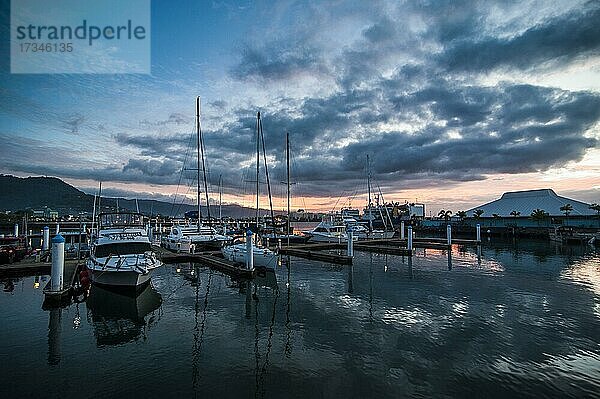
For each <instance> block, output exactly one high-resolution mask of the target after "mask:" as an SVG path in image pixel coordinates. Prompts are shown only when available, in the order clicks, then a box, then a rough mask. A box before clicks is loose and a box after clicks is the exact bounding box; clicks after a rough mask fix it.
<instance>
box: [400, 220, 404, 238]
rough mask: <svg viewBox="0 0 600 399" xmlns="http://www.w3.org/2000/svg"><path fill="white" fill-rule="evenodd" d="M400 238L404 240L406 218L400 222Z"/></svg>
mask: <svg viewBox="0 0 600 399" xmlns="http://www.w3.org/2000/svg"><path fill="white" fill-rule="evenodd" d="M400 239H401V240H404V220H403V221H401V222H400Z"/></svg>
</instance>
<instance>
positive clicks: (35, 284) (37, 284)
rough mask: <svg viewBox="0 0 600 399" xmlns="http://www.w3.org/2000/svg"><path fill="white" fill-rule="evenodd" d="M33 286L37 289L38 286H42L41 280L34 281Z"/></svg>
mask: <svg viewBox="0 0 600 399" xmlns="http://www.w3.org/2000/svg"><path fill="white" fill-rule="evenodd" d="M33 288H35V289H36V290H37V289H38V288H40V282H39V281H36V282H35V283H33Z"/></svg>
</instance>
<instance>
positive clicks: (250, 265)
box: [246, 230, 254, 270]
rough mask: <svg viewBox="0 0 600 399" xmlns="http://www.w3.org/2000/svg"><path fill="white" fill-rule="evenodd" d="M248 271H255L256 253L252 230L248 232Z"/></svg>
mask: <svg viewBox="0 0 600 399" xmlns="http://www.w3.org/2000/svg"><path fill="white" fill-rule="evenodd" d="M246 269H248V270H254V251H253V250H252V230H248V231H247V232H246Z"/></svg>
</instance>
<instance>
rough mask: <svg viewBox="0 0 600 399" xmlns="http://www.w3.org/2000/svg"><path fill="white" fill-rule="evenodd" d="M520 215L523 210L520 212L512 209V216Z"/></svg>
mask: <svg viewBox="0 0 600 399" xmlns="http://www.w3.org/2000/svg"><path fill="white" fill-rule="evenodd" d="M520 215H521V212H519V211H512V212H511V213H510V216H513V217H518V216H520Z"/></svg>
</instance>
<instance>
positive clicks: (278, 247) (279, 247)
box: [277, 238, 281, 251]
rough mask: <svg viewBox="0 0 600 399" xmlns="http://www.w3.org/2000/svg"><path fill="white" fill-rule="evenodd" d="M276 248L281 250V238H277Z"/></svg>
mask: <svg viewBox="0 0 600 399" xmlns="http://www.w3.org/2000/svg"><path fill="white" fill-rule="evenodd" d="M277 249H279V250H280V251H281V238H278V239H277Z"/></svg>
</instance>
